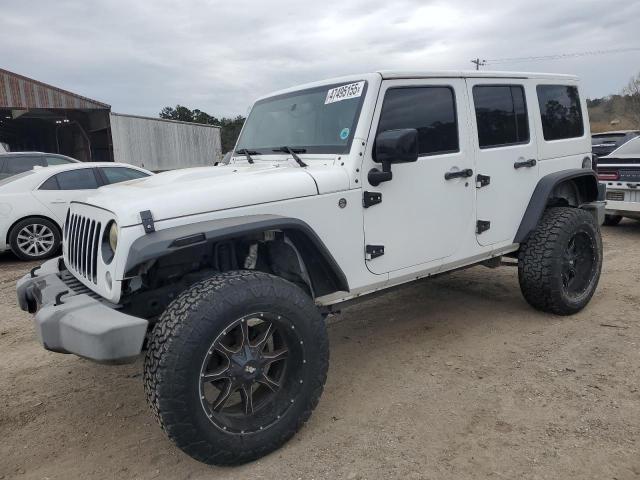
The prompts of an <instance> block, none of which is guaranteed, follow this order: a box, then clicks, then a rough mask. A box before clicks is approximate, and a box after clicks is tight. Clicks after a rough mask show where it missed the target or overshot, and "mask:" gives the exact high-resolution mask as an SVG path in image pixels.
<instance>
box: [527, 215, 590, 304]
mask: <svg viewBox="0 0 640 480" xmlns="http://www.w3.org/2000/svg"><path fill="white" fill-rule="evenodd" d="M601 269H602V239H601V238H600V230H599V228H598V225H597V224H596V222H595V220H594V218H593V216H592V215H591V214H590V213H589V212H587V211H586V210H582V209H579V208H569V207H560V208H550V209H548V210H547V211H546V212H545V214H544V215H543V217H542V219H541V220H540V223H539V224H538V226H537V228H536V230H535V231H534V232H533V233H532V234H531V236H530V237H529V239H528V240H527V241H526V242H525V243H524V244H522V245H521V247H520V252H519V255H518V279H519V280H520V289H521V291H522V294H523V295H524V298H525V299H526V300H527V302H529V304H530V305H531V306H533V307H534V308H537V309H538V310H542V311H545V312H550V313H555V314H558V315H570V314H572V313H576V312H578V311H580V310H582V309H583V308H584V307H585V306H586V305H587V303H589V300H591V297H592V296H593V293H594V292H595V289H596V287H597V285H598V280H599V278H600V270H601Z"/></svg>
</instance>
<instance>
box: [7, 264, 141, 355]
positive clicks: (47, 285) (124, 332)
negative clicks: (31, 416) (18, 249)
mask: <svg viewBox="0 0 640 480" xmlns="http://www.w3.org/2000/svg"><path fill="white" fill-rule="evenodd" d="M61 263H62V262H59V259H58V258H54V259H52V260H49V261H47V262H45V263H44V264H42V266H41V267H40V268H39V269H34V271H32V273H29V274H27V275H25V276H24V277H22V278H21V279H20V280H19V281H18V284H17V287H16V289H17V294H18V303H19V304H20V308H21V309H22V310H25V311H28V312H30V313H35V328H36V333H37V335H38V339H39V340H40V343H42V345H43V346H44V348H46V349H47V350H51V351H54V352H61V353H73V354H75V355H79V356H81V357H84V358H88V359H90V360H95V361H97V362H106V363H124V362H127V361H132V360H134V359H135V357H136V356H137V355H138V354H139V353H140V351H141V350H142V344H143V342H144V338H145V335H146V332H147V327H148V322H147V321H146V320H144V319H142V318H138V317H133V316H131V315H127V314H126V313H122V312H120V311H118V310H117V309H116V308H114V307H113V306H109V304H107V303H105V302H103V301H101V300H99V299H96V298H94V297H93V296H92V295H90V294H87V293H77V292H75V291H73V290H72V288H71V287H69V286H67V285H66V284H65V283H64V282H63V280H62V278H61V275H62V274H63V273H66V272H62V271H61V270H60V269H59V265H60V264H61Z"/></svg>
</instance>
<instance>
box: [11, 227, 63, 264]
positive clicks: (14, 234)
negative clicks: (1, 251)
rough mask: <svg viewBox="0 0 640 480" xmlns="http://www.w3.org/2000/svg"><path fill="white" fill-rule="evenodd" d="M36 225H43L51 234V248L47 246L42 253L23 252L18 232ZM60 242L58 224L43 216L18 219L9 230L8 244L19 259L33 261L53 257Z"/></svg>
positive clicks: (58, 248)
mask: <svg viewBox="0 0 640 480" xmlns="http://www.w3.org/2000/svg"><path fill="white" fill-rule="evenodd" d="M36 225H39V226H44V227H45V228H46V229H47V231H48V232H50V233H51V234H52V235H53V244H52V246H51V248H49V249H48V250H47V251H46V252H44V253H41V254H33V255H30V254H28V253H27V252H24V251H23V249H21V248H20V247H19V245H18V240H19V239H18V236H19V234H20V232H22V231H23V229H25V228H30V227H32V226H36ZM61 242H62V237H61V233H60V228H59V227H58V225H56V224H55V223H54V222H52V221H51V220H49V219H47V218H44V217H29V218H25V219H23V220H20V221H19V222H18V223H16V224H15V225H14V226H13V227H12V228H11V232H9V246H10V247H11V251H12V252H13V254H14V255H15V256H16V257H18V258H19V259H20V260H26V261H34V260H44V259H46V258H50V257H53V256H54V255H55V254H57V253H58V251H59V250H60V244H61Z"/></svg>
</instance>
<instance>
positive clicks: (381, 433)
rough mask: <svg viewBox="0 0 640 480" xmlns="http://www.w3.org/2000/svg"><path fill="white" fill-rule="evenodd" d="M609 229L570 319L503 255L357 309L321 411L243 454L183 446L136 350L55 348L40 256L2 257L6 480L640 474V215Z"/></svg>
mask: <svg viewBox="0 0 640 480" xmlns="http://www.w3.org/2000/svg"><path fill="white" fill-rule="evenodd" d="M603 234H604V245H605V264H604V270H603V275H602V278H601V281H600V287H599V289H598V291H597V292H596V295H595V297H594V299H593V301H592V302H591V304H590V305H589V306H588V307H587V308H586V309H585V310H584V311H583V312H581V313H580V314H578V315H575V316H573V317H568V318H559V317H554V316H551V315H545V314H541V313H538V312H536V311H534V310H532V309H531V308H530V307H528V305H527V304H526V303H525V302H524V300H523V299H522V297H521V296H520V291H519V289H518V282H517V272H516V270H515V269H513V268H508V267H505V268H500V269H495V270H489V269H487V268H484V267H475V268H472V269H469V270H466V271H460V272H456V273H452V274H449V275H444V276H441V277H438V278H435V279H432V280H430V281H429V282H426V283H421V284H418V285H413V286H409V287H407V288H405V289H402V290H399V291H395V292H393V293H389V294H387V295H385V296H382V297H378V298H377V299H374V300H371V301H369V302H366V303H362V304H360V305H358V306H354V307H351V308H349V309H348V310H345V311H344V312H343V313H342V314H341V315H339V316H337V317H335V318H334V321H333V322H332V323H331V325H330V326H329V332H330V338H331V357H332V358H331V368H330V371H329V378H328V381H327V385H326V388H325V392H324V395H323V397H322V399H321V401H320V404H319V406H318V408H317V410H316V411H315V413H314V415H313V416H312V418H311V420H310V421H309V422H308V423H307V425H306V426H305V427H304V428H303V429H302V431H301V432H300V433H299V434H298V435H297V436H295V437H294V439H293V440H292V441H290V442H289V443H288V444H287V445H286V446H285V447H283V448H282V449H280V450H279V451H277V452H275V453H273V454H271V455H269V456H268V457H265V458H263V459H261V460H259V461H257V462H254V463H252V464H249V465H245V466H242V467H237V468H216V467H208V466H206V465H202V464H199V463H197V462H196V461H194V460H191V459H190V458H189V457H187V456H186V455H184V454H182V453H181V452H180V451H178V450H177V449H176V448H174V447H173V445H172V444H171V443H170V442H169V441H168V440H167V439H166V437H165V436H164V435H163V433H162V432H161V430H160V428H159V427H158V425H157V424H156V423H155V421H154V420H153V418H152V416H151V414H150V413H149V410H148V408H147V406H146V404H145V400H144V394H143V387H142V381H141V372H142V363H141V361H138V362H137V363H134V364H131V365H126V366H117V367H116V366H103V365H97V364H94V363H91V362H89V361H86V360H83V359H80V358H77V357H74V356H70V355H60V354H55V353H50V352H47V351H45V350H43V349H42V348H41V347H40V345H39V344H38V343H37V341H36V339H35V337H34V333H33V328H32V325H31V322H30V316H29V315H27V314H26V313H23V312H21V311H20V310H19V309H18V307H17V306H16V301H15V293H14V286H15V281H16V280H17V279H18V278H19V277H20V276H21V275H23V274H24V273H26V272H27V271H28V269H29V268H31V267H32V265H29V264H25V263H20V262H17V261H16V260H15V259H14V258H13V257H11V256H10V255H0V353H1V355H2V358H1V361H0V479H8V478H19V479H23V478H24V479H26V478H29V479H51V480H53V479H65V480H66V479H71V478H91V479H102V478H105V479H112V478H119V479H120V478H122V479H124V478H141V479H151V478H167V479H173V478H175V479H204V478H207V479H213V478H215V479H253V478H256V479H261V478H264V479H324V478H327V479H343V478H344V479H378V478H384V479H388V478H403V479H440V478H442V479H452V478H454V479H467V478H474V479H475V478H495V479H515V478H532V479H543V478H549V479H567V478H580V479H586V478H593V479H619V480H622V479H637V478H640V455H639V450H640V449H639V446H640V438H639V435H640V368H639V365H640V355H639V350H638V345H639V344H640V325H639V322H638V307H639V305H640V289H639V288H638V284H639V282H640V273H639V271H640V267H639V266H638V262H637V260H636V259H637V258H639V257H640V223H636V222H629V221H625V222H623V223H622V224H621V225H620V226H619V227H615V228H606V227H605V229H604V232H603ZM636 253H638V254H639V257H635V254H636Z"/></svg>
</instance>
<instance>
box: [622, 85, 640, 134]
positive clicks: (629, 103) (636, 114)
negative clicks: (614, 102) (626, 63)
mask: <svg viewBox="0 0 640 480" xmlns="http://www.w3.org/2000/svg"><path fill="white" fill-rule="evenodd" d="M622 94H623V95H624V96H625V100H626V102H625V110H626V113H627V115H628V116H629V117H630V118H631V119H632V121H633V122H634V124H635V127H636V128H640V73H638V74H637V75H636V76H635V77H632V78H631V80H629V83H628V84H627V86H626V87H625V88H624V89H623V90H622Z"/></svg>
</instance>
